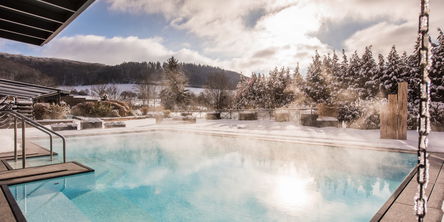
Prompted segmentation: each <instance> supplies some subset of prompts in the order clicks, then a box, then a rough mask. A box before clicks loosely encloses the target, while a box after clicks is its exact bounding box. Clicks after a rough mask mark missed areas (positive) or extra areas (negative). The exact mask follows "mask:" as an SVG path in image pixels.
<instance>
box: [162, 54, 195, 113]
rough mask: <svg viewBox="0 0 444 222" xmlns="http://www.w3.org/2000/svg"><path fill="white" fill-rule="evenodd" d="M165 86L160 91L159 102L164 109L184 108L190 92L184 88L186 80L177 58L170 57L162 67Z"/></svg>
mask: <svg viewBox="0 0 444 222" xmlns="http://www.w3.org/2000/svg"><path fill="white" fill-rule="evenodd" d="M164 82H165V87H164V89H163V90H162V92H161V93H160V98H161V103H162V105H163V106H164V107H165V108H166V109H177V108H181V109H183V108H186V106H187V105H188V104H189V101H190V93H189V92H188V90H187V89H186V88H185V86H186V84H187V82H188V80H187V78H186V76H185V74H184V73H183V72H182V70H181V67H180V64H179V62H178V61H177V59H175V58H174V57H171V58H169V59H168V61H167V63H166V64H165V67H164Z"/></svg>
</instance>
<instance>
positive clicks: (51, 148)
mask: <svg viewBox="0 0 444 222" xmlns="http://www.w3.org/2000/svg"><path fill="white" fill-rule="evenodd" d="M0 112H6V113H8V114H11V115H13V116H14V117H15V118H19V119H21V120H22V134H23V135H22V137H23V138H22V146H23V147H24V143H25V140H24V132H25V130H24V129H25V122H26V123H28V124H29V125H31V126H33V127H35V128H36V129H38V130H40V131H42V132H44V133H46V134H48V135H49V139H50V158H51V160H52V159H53V146H52V134H54V135H56V136H58V137H60V138H61V139H62V144H63V162H64V163H66V140H65V137H64V136H62V135H60V134H59V133H57V132H55V131H53V130H51V129H49V128H47V127H45V126H43V125H42V124H40V123H37V122H36V121H34V120H32V119H30V118H28V117H26V116H24V115H23V114H21V113H18V112H16V111H13V110H1V111H0ZM16 132H17V119H15V120H14V135H15V138H14V140H15V142H14V159H15V160H17V145H16V140H17V138H16ZM22 153H23V154H22V159H23V168H25V159H26V156H25V152H24V149H22Z"/></svg>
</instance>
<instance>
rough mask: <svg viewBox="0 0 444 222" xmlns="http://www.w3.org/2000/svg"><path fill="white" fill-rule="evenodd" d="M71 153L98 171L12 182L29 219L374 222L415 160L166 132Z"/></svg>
mask: <svg viewBox="0 0 444 222" xmlns="http://www.w3.org/2000/svg"><path fill="white" fill-rule="evenodd" d="M43 144H44V143H43ZM56 147H60V146H58V145H56ZM67 150H68V159H70V160H76V161H78V162H80V163H83V164H85V165H87V166H89V167H91V168H94V169H95V172H94V173H89V174H82V175H75V176H69V177H62V178H56V179H51V180H44V181H38V182H32V183H26V184H19V185H14V186H10V190H11V192H12V194H13V195H14V197H15V199H16V200H17V202H18V204H19V206H20V208H21V210H22V211H23V213H24V215H25V217H26V218H27V220H28V221H30V222H34V221H39V222H40V221H368V220H369V219H371V217H372V216H373V215H374V214H375V213H376V211H377V210H378V209H379V208H380V207H381V206H382V205H383V204H384V202H385V201H386V200H387V199H388V197H389V196H390V195H391V194H392V193H393V192H394V190H395V189H396V188H397V187H398V186H399V185H400V184H401V182H402V180H403V179H404V177H405V176H406V175H407V174H408V173H409V171H410V170H411V169H412V168H413V166H414V165H415V164H416V156H415V155H412V154H405V153H395V152H380V151H371V150H360V149H346V148H331V147H322V146H314V145H303V144H291V143H283V142H270V141H261V140H255V139H246V138H232V137H221V136H210V135H196V134H187V133H167V132H162V133H161V132H150V133H140V134H126V135H107V136H91V137H74V138H69V139H68V147H67ZM56 151H57V150H56ZM47 159H48V158H42V159H41V160H37V159H34V160H29V162H30V163H31V162H34V163H35V164H37V163H38V162H39V161H42V162H44V161H47Z"/></svg>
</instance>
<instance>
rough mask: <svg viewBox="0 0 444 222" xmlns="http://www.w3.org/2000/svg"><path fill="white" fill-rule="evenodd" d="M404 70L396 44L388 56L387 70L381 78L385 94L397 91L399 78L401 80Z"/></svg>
mask: <svg viewBox="0 0 444 222" xmlns="http://www.w3.org/2000/svg"><path fill="white" fill-rule="evenodd" d="M403 71H404V70H403V65H402V61H401V58H400V57H399V54H398V52H397V51H396V48H395V46H393V47H392V49H391V50H390V53H389V55H388V56H387V61H386V66H385V70H384V73H383V75H382V78H381V84H382V90H383V92H384V96H386V95H387V94H392V93H396V92H397V89H398V80H400V77H401V76H402V74H403Z"/></svg>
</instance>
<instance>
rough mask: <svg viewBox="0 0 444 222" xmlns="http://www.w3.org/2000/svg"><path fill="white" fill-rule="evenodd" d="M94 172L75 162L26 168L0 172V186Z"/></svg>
mask: <svg viewBox="0 0 444 222" xmlns="http://www.w3.org/2000/svg"><path fill="white" fill-rule="evenodd" d="M93 171H94V170H93V169H91V168H89V167H86V166H83V165H81V164H79V163H77V162H66V163H59V164H52V165H46V166H37V167H28V168H25V169H14V170H8V171H3V172H0V184H7V185H11V184H19V183H27V182H31V181H36V180H45V179H50V178H55V177H61V176H69V175H74V174H79V173H87V172H93Z"/></svg>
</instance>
